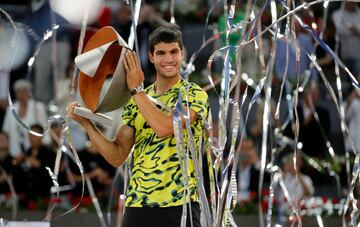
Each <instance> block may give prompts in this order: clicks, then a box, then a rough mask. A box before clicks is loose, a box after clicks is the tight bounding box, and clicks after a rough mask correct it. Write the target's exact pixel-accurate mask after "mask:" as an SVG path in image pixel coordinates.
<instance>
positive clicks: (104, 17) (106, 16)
mask: <svg viewBox="0 0 360 227" xmlns="http://www.w3.org/2000/svg"><path fill="white" fill-rule="evenodd" d="M111 14H112V12H111V9H110V8H109V7H104V8H103V10H102V12H101V14H100V16H99V19H98V20H97V24H98V26H99V28H102V27H105V26H109V25H111V20H112V17H111Z"/></svg>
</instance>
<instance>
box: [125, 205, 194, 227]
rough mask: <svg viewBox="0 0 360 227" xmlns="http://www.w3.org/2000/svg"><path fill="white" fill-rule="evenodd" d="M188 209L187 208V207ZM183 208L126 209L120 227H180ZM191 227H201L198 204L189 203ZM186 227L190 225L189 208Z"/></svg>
mask: <svg viewBox="0 0 360 227" xmlns="http://www.w3.org/2000/svg"><path fill="white" fill-rule="evenodd" d="M187 207H188V206H187ZM182 208H183V206H174V207H164V208H160V207H126V209H125V214H124V220H123V224H122V227H142V226H144V227H145V226H146V227H161V226H166V227H172V226H173V227H180V224H181V216H182ZM191 213H192V220H193V227H201V224H200V207H199V203H196V202H192V203H191ZM186 226H189V227H190V226H191V224H190V213H189V207H188V209H187V218H186Z"/></svg>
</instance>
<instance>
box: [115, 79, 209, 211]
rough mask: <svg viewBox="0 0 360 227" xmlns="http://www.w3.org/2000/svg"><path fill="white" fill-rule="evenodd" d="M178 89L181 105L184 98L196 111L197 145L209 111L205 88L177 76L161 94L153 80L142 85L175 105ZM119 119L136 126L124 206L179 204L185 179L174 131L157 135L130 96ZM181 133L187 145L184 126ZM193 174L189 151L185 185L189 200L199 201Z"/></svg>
mask: <svg viewBox="0 0 360 227" xmlns="http://www.w3.org/2000/svg"><path fill="white" fill-rule="evenodd" d="M187 88H188V89H187ZM180 91H181V93H182V97H183V106H187V105H186V99H187V101H188V105H189V107H190V108H191V109H192V110H193V111H195V112H196V113H197V115H198V117H197V120H196V121H195V122H193V123H192V124H191V131H192V134H193V139H194V143H195V147H196V148H198V147H199V141H200V138H201V136H203V132H204V130H203V126H204V120H203V119H206V117H207V114H208V100H207V99H208V96H207V94H206V92H205V91H203V90H202V89H201V88H200V87H199V86H198V85H196V84H194V83H190V82H188V81H186V80H179V81H178V82H177V83H176V84H175V85H174V86H173V87H172V88H171V89H170V90H169V91H167V92H166V93H164V94H161V95H156V93H155V87H154V84H152V85H150V86H149V87H147V88H146V89H145V92H146V93H147V94H148V95H149V96H151V97H153V98H155V99H157V100H158V101H160V102H162V103H163V104H165V105H166V106H168V107H170V108H174V106H175V104H176V102H177V100H178V95H179V92H180ZM158 108H159V109H160V110H161V111H164V112H166V110H165V109H163V108H162V107H160V106H158ZM122 123H123V124H124V125H128V126H130V127H132V128H133V129H134V130H135V142H134V151H133V153H132V160H131V176H130V180H129V187H128V190H127V198H126V206H128V207H170V206H178V205H182V203H183V192H184V179H183V176H182V173H181V172H182V171H181V167H180V162H179V159H178V155H177V150H176V140H175V137H174V135H171V136H168V137H165V138H158V137H157V136H156V134H155V132H154V131H153V130H152V128H151V127H150V126H149V124H148V123H147V122H146V120H145V118H144V116H143V115H142V114H141V113H140V111H139V109H138V108H137V106H136V103H135V101H134V100H133V99H130V100H129V102H128V103H127V104H126V105H125V106H124V111H123V115H122ZM159 124H161V122H159ZM183 133H184V144H185V146H186V145H187V136H186V135H187V133H186V130H185V129H183ZM197 152H198V151H197ZM195 175H196V174H195V167H194V163H193V161H192V158H191V155H190V158H189V164H188V189H189V193H190V195H191V201H198V196H197V192H196V179H195ZM187 202H188V196H187Z"/></svg>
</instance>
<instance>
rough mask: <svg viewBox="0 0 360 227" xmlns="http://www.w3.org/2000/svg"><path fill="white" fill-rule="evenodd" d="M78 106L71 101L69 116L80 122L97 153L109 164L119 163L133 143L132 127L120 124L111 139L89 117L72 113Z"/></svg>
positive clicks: (68, 110)
mask: <svg viewBox="0 0 360 227" xmlns="http://www.w3.org/2000/svg"><path fill="white" fill-rule="evenodd" d="M76 106H79V104H78V103H76V102H74V103H71V104H70V105H69V106H68V108H67V114H68V115H69V117H71V118H72V119H74V120H75V121H77V122H78V123H79V124H81V125H82V126H83V127H84V129H85V131H86V132H87V134H88V136H89V139H90V141H91V143H92V144H93V145H95V146H96V148H97V150H98V151H99V153H100V154H101V155H102V156H103V157H104V158H105V159H106V161H108V162H109V163H110V164H111V165H113V166H115V167H117V166H119V165H121V164H122V163H123V162H124V161H125V160H126V159H127V157H128V155H129V153H130V150H131V148H132V146H133V145H134V135H135V133H134V129H133V128H131V127H129V126H127V125H122V126H121V127H120V128H119V129H118V131H117V133H116V136H115V138H114V139H113V140H110V139H108V138H107V137H106V136H104V135H103V134H102V133H101V132H100V131H99V130H98V129H97V128H96V127H95V126H94V125H93V124H92V123H91V121H90V120H89V119H86V118H83V117H80V116H78V115H75V114H74V113H73V110H74V107H76Z"/></svg>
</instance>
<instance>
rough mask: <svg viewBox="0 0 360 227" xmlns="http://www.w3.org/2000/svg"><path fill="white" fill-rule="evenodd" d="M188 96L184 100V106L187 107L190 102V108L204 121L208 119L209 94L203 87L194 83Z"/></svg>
mask: <svg viewBox="0 0 360 227" xmlns="http://www.w3.org/2000/svg"><path fill="white" fill-rule="evenodd" d="M186 95H187V96H186ZM186 95H185V96H184V98H183V105H184V106H187V101H188V104H189V107H190V108H191V109H192V110H193V111H195V113H196V114H197V115H198V116H200V117H201V118H202V119H206V118H207V115H208V109H209V102H208V95H207V93H206V92H205V91H204V90H203V89H201V87H199V86H198V85H196V84H193V83H192V84H191V86H190V88H189V91H188V92H187V93H186Z"/></svg>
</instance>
